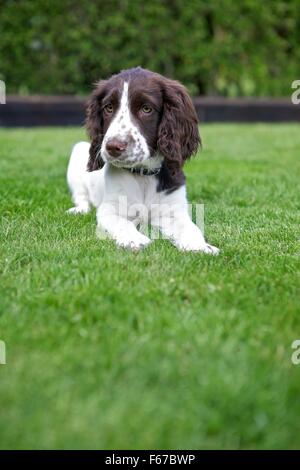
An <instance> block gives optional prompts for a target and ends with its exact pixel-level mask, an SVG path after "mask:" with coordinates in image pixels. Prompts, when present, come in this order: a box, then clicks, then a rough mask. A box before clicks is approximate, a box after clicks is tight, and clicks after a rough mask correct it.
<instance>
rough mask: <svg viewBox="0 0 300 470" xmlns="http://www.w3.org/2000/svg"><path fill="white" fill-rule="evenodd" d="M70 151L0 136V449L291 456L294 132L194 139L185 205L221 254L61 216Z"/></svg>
mask: <svg viewBox="0 0 300 470" xmlns="http://www.w3.org/2000/svg"><path fill="white" fill-rule="evenodd" d="M83 137H84V132H83V131H82V130H81V129H75V128H71V129H70V128H66V129H38V130H36V129H30V130H24V129H23V130H1V132H0V141H1V145H0V178H1V183H0V192H1V197H0V205H1V246H0V255H1V259H0V263H1V283H0V308H1V313H0V339H2V340H4V341H5V342H6V347H7V364H6V365H0V447H1V448H132V449H136V448H204V449H209V448H222V449H224V448H273V449H278V448H297V447H299V444H300V419H299V416H300V399H299V398H300V365H299V366H296V365H293V364H292V363H291V354H292V349H291V343H292V341H293V340H294V339H297V338H300V288H299V286H300V282H299V281H300V279H299V268H300V262H299V258H300V257H299V254H300V245H299V236H300V233H299V222H300V215H299V214H300V199H299V181H300V158H299V155H300V132H299V125H298V124H291V125H207V126H203V128H202V137H203V140H204V147H205V148H204V151H203V152H202V154H200V155H199V156H198V158H196V159H195V160H194V161H193V162H191V163H189V164H188V165H187V167H186V173H187V176H188V179H187V181H188V193H189V198H190V200H191V201H194V202H204V203H205V220H206V227H205V228H206V237H207V239H208V241H209V242H210V243H212V244H214V245H216V246H219V247H220V248H221V254H220V256H219V257H210V256H207V255H203V254H195V253H180V252H178V251H176V249H175V248H174V247H173V246H171V245H170V244H169V243H168V242H167V241H165V240H157V241H155V242H154V243H153V244H152V245H151V246H150V247H149V248H147V249H146V250H145V251H144V252H141V253H131V252H127V251H124V250H120V249H117V248H116V247H115V246H114V244H113V243H112V242H110V241H108V240H105V241H99V240H98V239H97V238H96V236H95V213H94V212H93V213H92V214H89V215H87V216H68V215H66V214H65V210H66V209H68V208H69V207H70V206H71V202H70V197H69V194H68V190H67V187H66V183H65V170H66V165H67V160H68V155H69V152H70V148H71V146H72V144H73V143H74V142H76V141H78V140H79V139H82V138H83Z"/></svg>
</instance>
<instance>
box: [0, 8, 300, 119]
mask: <svg viewBox="0 0 300 470" xmlns="http://www.w3.org/2000/svg"><path fill="white" fill-rule="evenodd" d="M0 31H1V36H0V80H2V81H3V82H5V85H6V94H7V105H6V106H5V107H3V106H2V107H1V106H0V125H4V126H6V125H7V126H20V125H21V126H27V125H28V126H30V125H72V124H82V122H83V121H84V103H85V97H86V96H87V95H88V94H89V93H90V91H91V88H92V86H93V83H94V82H95V81H96V80H98V79H100V78H106V77H109V76H110V75H111V74H114V73H118V72H119V71H120V70H122V69H126V68H130V67H135V66H137V65H140V66H142V67H145V68H149V69H151V70H153V71H156V72H159V73H161V74H163V75H166V76H169V77H171V78H174V79H177V80H180V81H181V82H183V83H184V85H185V86H186V87H187V88H188V90H189V92H190V93H191V94H192V96H193V97H195V101H194V102H195V106H196V110H197V113H198V117H199V120H200V121H238V122H239V121H252V122H253V121H300V106H293V105H292V103H291V95H292V92H293V90H292V88H291V85H292V83H293V82H294V81H295V80H297V79H299V78H300V0H272V1H271V0H266V1H264V2H261V1H260V0H241V1H239V2H233V1H232V0H210V1H206V0H151V1H149V2H143V1H141V0H95V1H92V2H90V1H79V0H64V1H61V0H51V1H49V0H24V1H18V0H0ZM36 95H38V96H39V99H36V98H35V99H34V100H33V99H31V97H32V96H36ZM49 95H50V96H51V97H52V98H51V99H49ZM58 96H60V99H58ZM62 96H63V97H64V98H62ZM46 97H48V98H46ZM54 97H55V98H54ZM245 99H248V101H245ZM238 100H240V101H238ZM241 100H242V101H241ZM249 100H250V101H249ZM262 100H264V101H262ZM276 100H277V101H276Z"/></svg>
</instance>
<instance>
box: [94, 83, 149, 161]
mask: <svg viewBox="0 0 300 470" xmlns="http://www.w3.org/2000/svg"><path fill="white" fill-rule="evenodd" d="M101 157H102V158H103V160H104V161H109V162H111V163H112V164H116V165H117V166H119V164H120V161H122V162H124V163H126V166H127V165H134V164H137V163H142V162H144V161H145V160H147V159H148V158H149V157H150V150H149V147H148V145H147V142H146V139H145V137H144V136H143V135H142V133H141V132H140V130H139V128H138V127H137V125H136V123H135V122H134V120H133V118H132V115H131V111H130V103H129V99H128V83H127V82H125V83H124V86H123V91H122V95H121V101H120V107H119V109H118V111H117V113H116V115H115V117H114V119H113V120H112V122H111V124H110V126H109V128H108V129H107V132H106V135H105V137H104V139H103V142H102V147H101Z"/></svg>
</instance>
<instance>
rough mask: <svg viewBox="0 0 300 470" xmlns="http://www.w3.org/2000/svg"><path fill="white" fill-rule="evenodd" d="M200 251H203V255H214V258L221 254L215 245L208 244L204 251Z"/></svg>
mask: <svg viewBox="0 0 300 470" xmlns="http://www.w3.org/2000/svg"><path fill="white" fill-rule="evenodd" d="M199 251H202V252H203V253H207V254H208V255H214V256H217V255H218V254H219V253H220V250H219V248H217V247H216V246H213V245H209V244H208V243H206V245H205V246H204V247H203V249H201V250H199Z"/></svg>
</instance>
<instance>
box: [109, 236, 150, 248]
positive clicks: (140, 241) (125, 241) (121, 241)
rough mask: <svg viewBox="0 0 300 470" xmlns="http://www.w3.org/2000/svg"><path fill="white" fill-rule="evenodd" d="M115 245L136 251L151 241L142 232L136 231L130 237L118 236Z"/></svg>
mask: <svg viewBox="0 0 300 470" xmlns="http://www.w3.org/2000/svg"><path fill="white" fill-rule="evenodd" d="M116 242H117V245H118V246H119V247H121V248H127V249H129V250H133V251H138V250H142V249H143V248H146V246H148V245H149V243H151V240H150V238H148V237H146V236H145V235H143V234H142V233H138V235H135V236H134V237H132V238H128V237H120V238H118V239H117V240H116Z"/></svg>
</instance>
